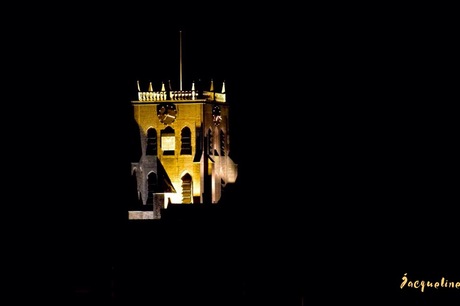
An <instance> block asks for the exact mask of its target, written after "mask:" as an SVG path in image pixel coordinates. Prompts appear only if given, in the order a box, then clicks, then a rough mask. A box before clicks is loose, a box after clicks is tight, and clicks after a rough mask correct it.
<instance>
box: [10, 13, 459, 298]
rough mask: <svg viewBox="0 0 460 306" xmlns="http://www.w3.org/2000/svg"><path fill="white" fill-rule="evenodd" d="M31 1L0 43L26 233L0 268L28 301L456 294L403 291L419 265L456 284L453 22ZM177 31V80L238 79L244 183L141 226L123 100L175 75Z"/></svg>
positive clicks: (237, 151)
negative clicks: (203, 204)
mask: <svg viewBox="0 0 460 306" xmlns="http://www.w3.org/2000/svg"><path fill="white" fill-rule="evenodd" d="M180 7H181V8H180ZM43 9H44V8H42V7H41V8H37V11H40V10H43ZM37 11H35V10H34V9H33V8H30V10H27V12H25V14H24V15H21V17H20V18H19V19H18V24H19V23H20V24H22V25H23V28H22V29H25V30H23V31H21V33H17V32H14V31H13V30H12V31H11V32H10V33H9V36H10V37H11V38H12V39H11V41H10V40H7V43H6V44H5V47H4V48H5V50H6V51H7V54H8V55H7V56H5V62H8V64H7V66H8V67H12V69H9V70H8V73H9V71H10V70H11V73H9V74H8V76H9V78H8V81H9V82H8V83H7V84H8V86H7V88H6V90H5V92H6V93H9V94H11V96H10V95H8V100H6V99H5V105H4V108H3V109H4V122H9V123H8V124H7V126H9V127H10V128H9V129H8V130H7V131H9V130H11V133H7V135H6V137H5V138H7V139H11V141H12V145H9V146H7V147H6V149H5V152H6V153H7V157H5V169H6V170H5V173H6V174H7V178H8V180H7V181H8V182H11V184H10V185H11V188H8V189H9V191H11V193H12V195H11V196H10V197H8V199H9V200H8V201H9V202H11V201H12V202H13V203H14V205H11V207H12V211H11V212H9V211H8V214H7V215H6V216H5V221H9V222H6V223H7V224H8V226H7V228H6V231H5V232H6V233H9V232H11V233H15V235H11V234H10V235H6V236H7V237H9V239H8V241H11V242H12V245H13V248H11V249H12V250H14V251H15V252H13V253H12V256H11V257H12V258H11V261H8V260H7V261H5V262H7V268H8V269H7V270H11V271H12V277H11V278H9V280H10V281H9V283H10V284H13V285H14V286H13V287H14V288H15V289H16V288H17V289H18V294H17V295H16V298H19V297H22V298H30V299H32V300H37V299H39V298H41V297H43V298H45V300H48V301H51V300H57V301H59V302H61V303H62V304H70V303H82V304H83V303H88V302H90V301H92V302H96V301H97V302H101V303H109V302H112V303H115V304H120V305H147V304H156V305H184V304H187V303H190V304H201V305H265V304H267V303H269V302H270V303H274V304H276V305H301V301H302V298H303V301H304V305H307V304H310V303H312V302H313V301H317V300H318V299H319V300H320V301H324V302H326V301H332V300H334V301H336V299H340V300H342V301H347V302H361V301H363V302H366V303H375V301H381V300H386V301H388V302H390V303H399V302H404V303H411V302H413V301H415V302H418V303H426V304H428V303H431V302H434V303H440V302H445V303H447V302H449V301H450V300H452V301H454V300H455V299H458V298H457V296H458V293H457V290H450V291H449V290H443V291H441V290H439V291H436V292H433V291H430V292H426V293H424V294H422V293H420V292H417V291H416V290H414V289H408V288H406V289H407V290H401V289H400V288H399V285H400V283H401V277H402V276H403V274H404V273H406V272H407V273H408V274H409V278H411V277H412V278H414V279H425V280H437V279H440V278H441V277H447V278H448V279H451V280H457V281H460V279H459V278H458V273H457V272H458V269H457V268H456V266H457V263H456V262H457V258H458V257H457V256H456V252H455V251H454V249H455V244H456V241H457V236H458V235H457V233H458V230H457V228H456V225H457V222H458V221H457V218H456V216H457V215H456V214H455V213H454V211H455V210H454V208H455V207H454V205H455V204H456V203H457V202H458V195H456V194H455V192H454V191H455V187H456V184H455V182H456V181H455V177H456V171H455V169H456V168H455V165H454V158H453V157H454V151H453V150H454V147H455V146H454V145H455V140H456V138H455V137H456V135H455V133H454V132H453V131H454V127H455V123H456V121H455V120H456V118H452V117H454V116H452V115H453V114H454V113H453V112H452V110H451V107H452V106H453V105H452V102H451V101H452V100H451V98H450V97H449V96H448V94H447V89H448V88H449V84H450V83H449V81H448V79H446V78H445V73H444V71H440V70H439V68H440V67H444V63H445V62H444V61H446V57H447V55H446V52H448V51H449V48H448V44H447V45H446V44H445V43H446V41H445V40H444V38H443V36H442V35H441V34H440V33H444V32H443V30H447V29H448V28H449V19H448V18H446V19H444V20H443V23H441V24H440V23H438V22H437V21H438V19H435V18H438V17H439V16H438V15H436V14H435V13H432V14H426V13H425V14H421V13H420V14H417V13H411V14H408V13H403V12H401V13H399V14H398V13H396V12H398V11H399V10H396V11H393V10H388V11H387V10H380V9H379V10H377V9H375V8H368V9H367V10H366V12H367V13H366V14H364V13H359V12H361V11H358V10H355V8H351V7H328V8H321V9H320V8H313V7H310V8H308V9H304V10H300V9H298V8H297V9H295V8H285V9H279V8H276V7H270V8H267V7H266V8H265V9H263V10H262V9H260V10H259V9H249V8H238V9H237V8H235V7H229V4H227V5H222V6H221V7H216V6H215V5H209V7H204V8H201V7H199V6H195V5H189V7H183V6H182V5H181V6H178V7H174V8H162V7H155V6H154V5H150V6H144V5H142V6H136V5H129V6H128V7H126V6H120V7H111V8H104V9H102V8H98V9H96V8H87V7H73V8H65V9H64V8H62V9H60V10H58V11H57V13H55V14H51V16H50V14H49V13H47V14H38V13H37ZM435 25H436V27H435ZM24 26H25V27H24ZM13 28H14V26H12V29H13ZM179 31H183V32H182V39H183V40H182V42H183V73H184V75H183V81H184V89H186V88H187V86H188V87H189V86H190V84H191V81H192V80H193V81H197V80H200V79H201V80H202V81H203V82H208V81H209V80H210V79H211V78H213V79H214V80H215V82H216V83H215V84H221V82H222V81H223V80H225V82H226V89H227V94H228V99H229V103H230V105H231V109H230V111H231V122H230V123H231V135H230V138H231V146H232V147H231V152H230V155H231V156H232V158H233V159H234V161H235V162H236V163H238V165H239V176H238V180H237V182H236V184H235V185H234V186H231V187H230V188H229V190H228V191H227V192H226V193H225V195H224V201H223V203H222V204H221V205H219V206H218V207H216V208H213V209H201V210H202V211H201V210H200V209H196V210H190V211H188V212H186V213H183V212H173V211H171V212H169V211H165V212H164V218H163V219H162V220H160V221H158V222H156V221H155V222H139V223H130V222H128V221H127V206H128V203H129V202H130V201H133V199H134V198H135V191H133V190H132V189H131V185H130V162H132V161H137V160H136V159H137V158H138V154H139V147H138V146H139V143H138V132H137V130H136V125H135V122H134V119H133V116H132V109H131V104H130V101H131V100H134V99H135V98H136V91H137V87H136V81H137V80H140V81H141V84H142V83H143V84H145V85H144V86H146V84H148V82H149V81H152V82H153V84H154V86H160V84H161V82H162V81H167V80H171V81H172V83H173V86H175V87H177V86H178V81H179ZM447 43H448V41H447ZM5 64H6V63H5ZM10 83H11V85H10ZM217 88H218V87H217ZM9 120H13V121H12V122H10V121H9ZM13 149H14V150H13ZM8 153H9V154H8ZM452 177H454V179H452ZM10 216H13V217H12V218H10ZM10 263H11V264H10Z"/></svg>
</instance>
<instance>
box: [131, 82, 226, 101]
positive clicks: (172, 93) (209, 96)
mask: <svg viewBox="0 0 460 306" xmlns="http://www.w3.org/2000/svg"><path fill="white" fill-rule="evenodd" d="M137 89H138V93H137V96H138V101H136V102H161V101H209V102H226V94H225V82H223V84H222V92H220V93H219V92H215V91H214V84H213V81H212V80H211V87H210V90H209V91H203V92H202V94H201V95H200V94H199V93H198V91H197V90H196V89H195V83H194V82H193V83H192V89H191V90H172V89H171V85H169V89H168V90H166V88H165V84H164V83H162V85H161V90H157V91H154V90H153V86H152V82H149V88H148V90H147V91H142V90H141V88H140V84H139V81H137Z"/></svg>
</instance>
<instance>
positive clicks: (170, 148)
mask: <svg viewBox="0 0 460 306" xmlns="http://www.w3.org/2000/svg"><path fill="white" fill-rule="evenodd" d="M174 133H175V132H174V129H173V128H172V127H170V126H168V127H166V128H165V129H164V130H162V131H161V149H162V150H163V155H174V150H175V148H176V138H175V134H174Z"/></svg>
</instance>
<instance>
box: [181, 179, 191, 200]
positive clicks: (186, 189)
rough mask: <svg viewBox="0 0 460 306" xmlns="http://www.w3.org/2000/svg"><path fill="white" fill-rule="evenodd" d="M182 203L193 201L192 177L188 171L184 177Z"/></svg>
mask: <svg viewBox="0 0 460 306" xmlns="http://www.w3.org/2000/svg"><path fill="white" fill-rule="evenodd" d="M182 203H184V204H189V203H192V177H191V176H190V174H188V173H187V174H185V175H184V176H183V177H182Z"/></svg>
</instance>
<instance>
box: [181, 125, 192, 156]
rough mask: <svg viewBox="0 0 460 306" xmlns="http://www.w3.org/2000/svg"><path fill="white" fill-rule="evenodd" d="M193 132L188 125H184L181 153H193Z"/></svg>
mask: <svg viewBox="0 0 460 306" xmlns="http://www.w3.org/2000/svg"><path fill="white" fill-rule="evenodd" d="M191 135H192V133H191V132H190V129H189V128H188V127H184V128H183V129H182V132H181V139H180V140H181V148H180V154H181V155H191V154H192V136H191Z"/></svg>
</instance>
